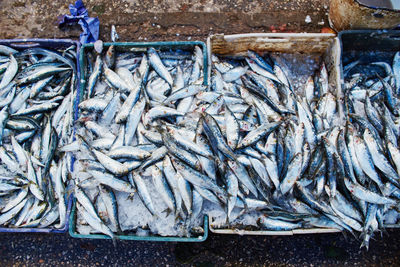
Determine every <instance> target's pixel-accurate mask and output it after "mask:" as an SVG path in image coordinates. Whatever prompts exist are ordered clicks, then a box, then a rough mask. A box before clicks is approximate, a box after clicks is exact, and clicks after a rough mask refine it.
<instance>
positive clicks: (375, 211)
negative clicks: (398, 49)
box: [205, 51, 400, 248]
mask: <svg viewBox="0 0 400 267" xmlns="http://www.w3.org/2000/svg"><path fill="white" fill-rule="evenodd" d="M275 56H276V55H275ZM274 59H276V57H274ZM278 59H279V58H278ZM305 63H306V62H305ZM305 66H306V67H307V64H306V65H305ZM399 66H400V65H399V63H398V54H396V56H395V58H394V60H393V66H392V64H389V63H387V62H371V63H370V64H365V63H362V62H361V61H354V62H351V63H349V64H348V65H347V66H345V67H344V73H345V79H346V83H345V92H344V96H341V95H339V96H337V95H336V94H337V91H338V90H337V88H336V87H335V86H334V85H332V84H329V79H328V77H329V75H328V71H327V68H326V66H325V64H324V63H322V64H321V65H320V67H319V68H318V70H317V72H316V73H315V74H314V75H313V76H310V77H309V78H308V79H306V82H305V83H303V85H301V86H299V85H298V84H296V86H294V85H293V84H292V83H291V81H290V80H291V79H290V78H289V77H292V78H293V75H291V73H290V71H288V69H289V68H288V66H284V65H279V64H276V62H274V61H273V60H271V57H266V58H262V57H260V56H259V55H257V54H255V53H253V52H252V51H248V56H247V57H246V58H244V59H243V60H235V61H233V60H226V61H220V60H219V59H218V58H216V57H213V70H212V77H211V81H212V87H211V90H212V92H210V94H211V93H212V94H215V95H222V96H223V98H226V97H227V95H229V96H232V94H233V95H235V96H236V97H238V98H239V96H241V98H242V99H243V102H241V104H243V103H244V104H245V105H246V106H245V107H244V108H242V109H240V110H237V109H236V105H237V104H232V103H230V104H228V103H227V101H225V102H224V104H225V107H223V105H221V106H220V107H221V109H220V110H218V111H217V112H216V113H214V114H212V113H211V114H206V115H205V118H211V117H212V116H214V118H215V117H218V116H221V115H220V114H221V112H222V111H223V110H224V118H225V120H224V121H221V123H220V124H219V126H220V132H221V133H222V136H221V138H220V139H214V140H211V144H212V146H214V147H215V149H214V151H216V153H217V154H216V155H218V157H217V158H218V160H216V162H217V163H216V164H217V169H218V171H220V173H224V175H223V176H222V183H223V184H224V186H225V189H226V191H227V196H228V199H227V203H226V205H225V206H224V205H222V207H227V208H224V210H225V211H226V212H225V213H226V218H227V224H225V225H224V224H223V223H222V221H221V218H219V219H220V220H219V224H220V225H219V226H218V225H217V227H221V228H224V227H225V228H226V227H228V228H231V227H240V228H243V229H246V227H249V226H251V227H252V228H251V229H259V230H278V231H286V230H293V229H300V228H335V229H339V230H342V231H348V232H351V233H352V234H353V235H354V236H355V237H357V238H360V239H361V240H362V246H366V247H367V248H368V245H369V240H370V239H371V237H372V235H373V234H374V232H376V231H378V230H381V231H382V230H384V222H390V223H396V221H397V216H398V214H397V206H398V203H399V195H398V193H399V192H400V191H399V188H400V184H399V178H400V177H399V173H400V169H399V167H400V165H399V162H397V160H398V157H397V156H396V155H397V154H398V143H397V141H398V137H399V135H398V134H399V125H398V123H399V117H398V115H399V114H398V107H399V106H398V104H399V98H398V85H396V81H397V79H398V78H399V76H398V73H397V70H398V69H399ZM302 68H304V67H302ZM378 69H379V71H378ZM292 71H293V70H292ZM357 71H358V72H357ZM377 73H380V75H381V76H380V75H378V74H377ZM350 74H351V75H350ZM296 87H297V88H296ZM233 107H234V108H233ZM232 117H233V118H232ZM205 121H207V120H205ZM228 121H231V123H228ZM242 121H243V122H246V123H248V124H250V125H251V126H252V129H251V130H249V129H246V130H243V129H242V128H241V122H242ZM243 122H242V124H243ZM224 123H225V127H223V126H221V125H223V124H224ZM206 124H207V123H206ZM216 124H218V122H217V123H216ZM207 125H208V124H207ZM224 131H225V134H223V132H224ZM210 136H211V135H210ZM213 144H214V145H213ZM232 177H233V178H232ZM232 181H233V182H232ZM249 195H251V196H252V197H253V198H254V197H257V196H258V199H259V200H262V201H265V202H266V203H268V204H266V205H265V206H264V207H261V208H260V207H258V209H260V210H261V209H263V210H262V211H258V212H253V211H252V209H251V208H250V204H249V203H248V201H247V199H248V198H249ZM236 196H238V198H236ZM230 199H233V202H234V203H238V200H241V201H243V203H244V204H246V203H247V207H246V206H245V207H244V209H243V210H241V211H238V212H237V213H236V214H237V216H236V217H235V219H234V220H233V221H231V218H230V215H232V214H233V213H232V207H233V206H234V204H231V203H230ZM235 201H236V202H235ZM209 209H210V210H212V209H213V207H211V208H209ZM253 210H254V209H253ZM211 213H212V211H211V212H210V216H213V215H211ZM216 214H217V213H216ZM217 217H218V216H217ZM220 217H221V216H220ZM215 221H218V219H216V220H215Z"/></svg>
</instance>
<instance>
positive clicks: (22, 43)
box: [0, 38, 80, 233]
mask: <svg viewBox="0 0 400 267" xmlns="http://www.w3.org/2000/svg"><path fill="white" fill-rule="evenodd" d="M0 45H6V46H9V47H12V48H14V49H16V50H24V49H28V48H35V47H40V48H47V49H60V48H68V47H70V46H71V45H75V46H76V55H77V59H76V60H77V61H76V63H77V64H76V66H77V68H78V67H79V64H78V55H79V48H80V44H79V42H78V41H73V40H70V39H35V38H32V39H7V40H0ZM77 70H78V69H77ZM78 81H79V71H77V79H76V82H77V84H76V88H77V90H78V91H79V87H78V85H79V84H78ZM71 206H72V196H70V197H69V198H68V205H67V214H66V216H67V220H66V222H65V226H64V227H63V228H61V229H56V228H9V227H0V232H7V233H9V232H14V233H66V232H67V231H68V226H69V218H70V213H71Z"/></svg>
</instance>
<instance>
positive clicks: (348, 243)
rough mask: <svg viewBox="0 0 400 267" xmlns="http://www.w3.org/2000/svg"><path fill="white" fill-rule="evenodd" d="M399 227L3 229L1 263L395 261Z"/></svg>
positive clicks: (204, 265)
mask: <svg viewBox="0 0 400 267" xmlns="http://www.w3.org/2000/svg"><path fill="white" fill-rule="evenodd" d="M399 238H400V231H396V230H388V233H383V237H380V235H379V234H377V235H375V240H373V241H372V242H371V244H370V249H369V250H368V251H366V250H365V249H359V246H360V242H359V241H357V240H355V239H354V238H353V237H350V236H348V237H345V236H343V234H340V233H338V234H320V235H297V236H236V235H218V236H217V235H213V234H211V235H210V236H209V238H208V240H207V241H205V242H204V243H196V244H194V243H164V242H161V243H158V242H127V241H118V242H117V244H116V246H115V247H114V246H113V244H112V242H111V240H85V239H72V238H70V237H69V236H68V235H43V234H6V233H3V234H1V235H0V266H46V265H48V266H104V265H105V266H110V265H112V266H126V265H134V266H177V265H178V266H198V267H200V266H201V267H208V266H271V265H272V266H283V265H285V266H304V265H307V266H318V265H319V266H320V265H323V266H332V265H340V266H343V265H354V266H366V265H368V266H392V265H398V262H399V257H400V243H399V242H398V240H399Z"/></svg>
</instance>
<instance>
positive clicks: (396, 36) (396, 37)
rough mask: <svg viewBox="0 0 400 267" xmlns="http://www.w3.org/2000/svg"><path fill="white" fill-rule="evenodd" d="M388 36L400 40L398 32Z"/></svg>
mask: <svg viewBox="0 0 400 267" xmlns="http://www.w3.org/2000/svg"><path fill="white" fill-rule="evenodd" d="M389 38H390V39H394V40H400V35H398V34H394V35H390V36H389Z"/></svg>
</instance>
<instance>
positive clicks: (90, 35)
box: [58, 0, 100, 44]
mask: <svg viewBox="0 0 400 267" xmlns="http://www.w3.org/2000/svg"><path fill="white" fill-rule="evenodd" d="M69 12H70V13H71V15H64V16H63V17H62V19H61V21H60V23H59V25H58V26H59V27H60V28H63V27H66V26H70V25H76V24H77V23H78V24H79V25H80V26H81V28H82V30H83V32H82V33H81V35H80V38H79V41H80V42H81V44H86V43H93V42H95V41H97V40H98V39H99V27H100V21H99V19H98V18H91V17H89V14H88V11H87V9H86V8H85V5H84V4H83V2H82V0H78V1H76V2H75V5H72V4H70V5H69Z"/></svg>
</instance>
